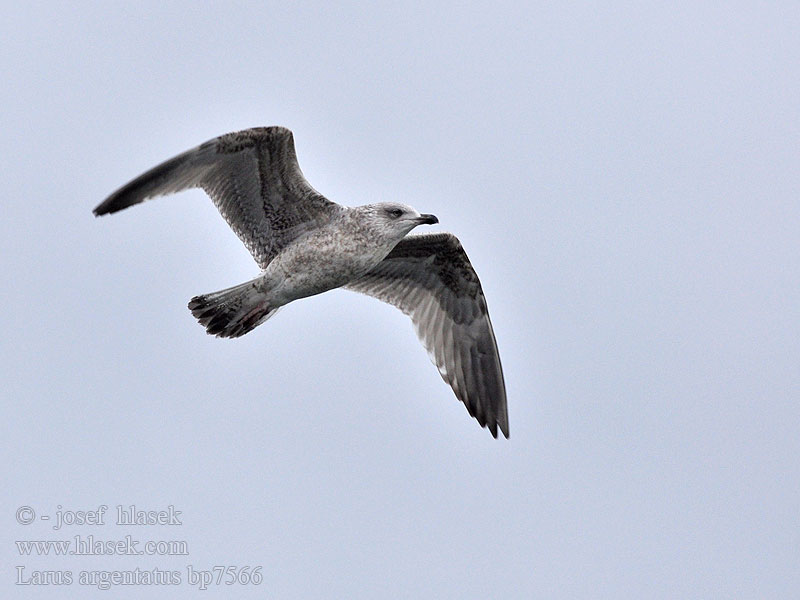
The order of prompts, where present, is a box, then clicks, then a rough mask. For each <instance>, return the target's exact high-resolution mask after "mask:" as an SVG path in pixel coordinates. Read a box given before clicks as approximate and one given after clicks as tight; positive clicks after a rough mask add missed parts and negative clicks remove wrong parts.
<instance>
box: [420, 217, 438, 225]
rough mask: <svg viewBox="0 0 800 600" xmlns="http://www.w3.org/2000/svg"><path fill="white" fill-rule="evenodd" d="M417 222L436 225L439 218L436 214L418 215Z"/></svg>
mask: <svg viewBox="0 0 800 600" xmlns="http://www.w3.org/2000/svg"><path fill="white" fill-rule="evenodd" d="M419 222H420V223H422V224H425V225H436V223H438V222H439V219H438V218H437V217H436V215H420V216H419Z"/></svg>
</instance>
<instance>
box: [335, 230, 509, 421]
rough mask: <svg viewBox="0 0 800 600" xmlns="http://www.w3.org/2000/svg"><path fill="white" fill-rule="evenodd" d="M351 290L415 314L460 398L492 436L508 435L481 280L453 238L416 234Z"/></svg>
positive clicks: (423, 336) (435, 358)
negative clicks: (499, 431) (498, 430)
mask: <svg viewBox="0 0 800 600" xmlns="http://www.w3.org/2000/svg"><path fill="white" fill-rule="evenodd" d="M345 287H347V288H348V289H350V290H353V291H356V292H361V293H363V294H368V295H370V296H373V297H375V298H378V299H379V300H383V301H384V302H388V303H389V304H392V305H394V306H396V307H397V308H399V309H400V310H402V311H403V312H404V313H405V314H407V315H409V316H410V317H411V320H412V321H413V323H414V326H415V328H416V331H417V335H418V336H419V338H420V340H421V341H422V343H423V345H424V346H425V348H426V349H427V350H428V354H430V356H431V359H432V360H433V362H434V363H435V364H436V366H437V367H438V368H439V373H440V374H441V375H442V378H443V379H444V380H445V381H446V382H447V383H448V384H450V386H451V387H452V388H453V391H454V392H455V394H456V396H457V397H458V399H459V400H461V401H462V402H463V403H464V405H465V406H466V407H467V410H468V411H469V414H470V415H472V416H473V417H475V418H476V419H477V420H478V422H479V423H480V424H481V426H482V427H488V428H489V430H490V431H491V432H492V435H493V436H494V437H497V428H498V427H500V430H501V431H502V432H503V434H504V435H505V436H506V437H508V409H507V406H506V388H505V382H504V380H503V369H502V367H501V366H500V355H499V354H498V352H497V342H496V341H495V337H494V331H493V330H492V323H491V321H490V320H489V312H488V310H487V308H486V298H484V296H483V290H482V289H481V283H480V281H479V280H478V275H477V274H476V273H475V270H474V269H473V268H472V265H471V264H470V262H469V259H468V258H467V255H466V253H465V252H464V249H463V248H462V247H461V243H460V242H459V241H458V238H456V237H455V236H454V235H452V234H450V233H434V234H426V235H412V236H408V237H405V238H403V239H402V240H401V241H400V243H399V244H397V246H395V248H394V249H393V250H392V251H391V252H390V253H389V255H388V256H387V257H386V258H385V259H383V261H381V262H380V263H379V264H378V265H377V266H376V267H375V268H373V269H372V270H371V271H370V272H369V273H367V274H366V275H364V276H363V277H361V278H360V279H358V280H356V281H355V282H353V283H350V284H348V285H347V286H345Z"/></svg>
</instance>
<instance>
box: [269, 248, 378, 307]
mask: <svg viewBox="0 0 800 600" xmlns="http://www.w3.org/2000/svg"><path fill="white" fill-rule="evenodd" d="M364 250H365V249H364V248H363V247H362V248H359V249H358V251H350V249H349V248H342V247H341V246H340V245H336V246H332V245H327V244H320V245H316V246H313V245H312V246H311V247H309V245H308V244H305V245H304V246H303V248H302V252H291V251H289V252H284V253H283V254H281V255H279V256H277V257H276V258H275V260H274V261H273V262H272V263H270V265H269V267H268V268H267V273H270V274H271V275H272V278H274V279H275V280H278V281H279V283H278V285H277V287H276V289H275V292H276V293H277V294H278V295H280V296H281V299H282V300H285V302H291V301H292V300H296V299H298V298H305V297H307V296H314V295H316V294H321V293H322V292H327V291H328V290H332V289H335V288H338V287H342V286H343V285H345V284H347V283H350V282H351V281H353V280H355V279H358V278H359V277H361V276H362V275H364V274H366V273H367V272H368V271H369V270H370V269H372V268H373V267H374V266H375V265H376V264H378V263H379V262H380V261H381V260H383V258H384V257H385V256H386V253H387V252H383V251H379V252H373V251H367V252H364Z"/></svg>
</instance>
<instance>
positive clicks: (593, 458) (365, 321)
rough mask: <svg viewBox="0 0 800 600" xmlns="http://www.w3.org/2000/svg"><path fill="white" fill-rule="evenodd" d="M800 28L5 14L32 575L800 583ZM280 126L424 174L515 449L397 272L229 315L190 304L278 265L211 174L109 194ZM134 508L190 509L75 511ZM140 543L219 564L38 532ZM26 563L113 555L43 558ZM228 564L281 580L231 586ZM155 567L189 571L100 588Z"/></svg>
mask: <svg viewBox="0 0 800 600" xmlns="http://www.w3.org/2000/svg"><path fill="white" fill-rule="evenodd" d="M799 30H800V8H798V6H797V4H796V3H794V2H770V3H761V4H757V5H756V4H754V3H724V4H719V3H705V2H699V3H698V2H690V3H689V2H684V3H678V4H675V3H667V4H647V5H645V4H642V3H631V4H627V3H615V4H614V5H613V6H611V7H608V6H607V7H604V8H603V7H598V5H597V4H596V3H557V4H556V5H553V3H537V2H519V3H500V4H498V3H471V4H470V5H469V6H468V7H467V6H464V5H457V4H446V3H424V4H423V3H420V4H410V3H398V2H392V3H371V4H369V5H366V4H360V3H343V4H338V5H336V6H333V5H332V4H330V3H318V4H313V3H307V4H304V5H302V6H300V7H297V6H295V5H293V4H292V3H286V2H282V3H274V2H259V3H244V2H238V3H216V4H211V3H208V4H203V5H198V4H197V3H193V2H192V3H188V2H187V3H179V2H159V3H150V2H144V3H137V4H136V5H135V6H134V5H131V4H129V3H118V2H110V3H87V2H83V3H80V2H79V3H72V4H70V6H69V7H68V8H67V7H66V5H65V7H58V6H57V5H52V4H39V5H30V4H28V5H25V7H18V6H15V7H14V8H13V10H12V9H9V10H6V11H4V18H3V19H2V22H0V40H1V41H0V45H2V52H0V75H1V76H2V81H3V86H2V89H1V90H0V100H1V101H2V106H3V109H2V111H0V124H1V126H2V132H3V135H2V142H0V153H2V154H1V155H2V159H3V160H2V162H3V165H4V166H5V168H4V172H3V190H4V196H5V202H4V209H5V213H4V218H3V219H2V220H0V234H1V235H0V244H2V247H0V265H2V277H3V280H4V281H5V282H6V283H5V285H4V287H3V292H2V298H3V305H4V308H3V310H2V313H1V315H0V327H2V331H3V342H2V348H3V360H2V367H0V369H2V380H3V383H4V385H3V388H4V390H3V391H2V392H0V393H2V407H3V418H2V420H0V422H1V423H2V425H0V440H2V446H1V447H2V450H3V452H4V456H5V457H6V461H4V462H5V467H4V469H3V482H4V485H3V486H2V491H0V499H1V500H2V504H1V505H0V506H2V511H1V513H2V518H0V523H2V531H3V536H2V539H1V540H0V556H2V564H3V569H2V573H0V595H2V596H3V597H9V598H15V597H25V598H61V597H65V596H66V595H72V594H74V593H75V592H76V591H78V588H82V589H81V590H80V591H82V592H88V597H98V598H100V597H104V598H108V597H112V596H113V597H115V598H196V597H200V595H202V597H205V598H217V597H229V595H230V594H231V593H235V594H236V595H237V597H242V598H256V597H259V598H261V597H270V598H309V597H348V598H375V597H381V596H391V597H408V598H485V597H509V598H548V599H552V598H571V599H572V598H620V597H621V598H626V597H636V598H665V599H666V598H670V599H671V598H759V599H760V598H786V597H789V596H790V595H791V594H793V593H795V592H796V590H797V589H800V566H798V556H800V467H799V466H798V464H800V463H799V461H798V458H799V457H800V435H798V432H800V403H799V402H798V400H799V399H800V285H798V280H799V279H800V251H799V250H798V234H797V232H798V231H800V202H798V198H800V169H798V163H799V161H800V112H798V111H799V109H798V107H800V68H798V65H800V44H798V41H797V32H798V31H799ZM256 125H285V126H287V127H289V128H291V129H292V130H293V131H294V134H295V142H296V147H297V153H298V156H299V160H300V165H301V167H302V168H303V171H304V173H305V174H306V176H307V178H308V179H309V181H310V182H311V183H312V185H314V187H316V188H317V189H318V190H319V191H320V192H322V193H323V194H325V195H326V196H328V197H329V198H330V199H332V200H334V201H337V202H340V203H343V204H348V205H356V204H363V203H367V202H372V201H378V200H399V201H402V202H407V203H409V204H411V205H413V206H415V207H416V208H417V209H418V210H420V211H422V212H430V213H434V214H436V215H437V216H438V217H439V219H440V221H441V223H440V225H439V226H436V227H435V228H433V229H432V230H447V231H452V232H453V233H455V234H456V235H458V236H459V238H460V239H461V241H462V243H463V244H464V247H465V248H466V250H467V253H468V254H469V256H470V258H471V260H472V262H473V264H474V266H475V268H476V270H477V271H478V273H479V275H480V277H481V280H482V282H483V287H484V291H485V292H486V296H487V298H488V303H489V308H490V311H491V315H492V320H493V323H494V326H495V331H496V334H497V340H498V344H499V347H500V352H501V357H502V360H503V366H504V368H505V374H506V382H507V386H508V399H509V414H510V425H511V439H510V440H494V439H492V437H491V436H490V435H489V434H488V433H487V432H486V430H483V429H481V428H480V427H479V426H478V425H477V424H476V423H475V422H474V421H473V420H472V419H470V418H469V416H468V415H467V413H466V411H465V410H464V408H463V406H461V405H460V404H459V403H457V402H456V400H455V398H454V396H453V394H452V392H451V391H450V389H449V388H448V387H447V386H446V385H445V384H444V383H443V382H442V381H441V379H440V378H439V375H438V373H437V372H436V369H435V367H433V365H431V364H430V362H429V360H428V358H427V356H426V353H425V351H424V350H423V349H422V347H421V345H420V344H419V342H418V341H417V339H416V337H415V336H414V333H413V330H412V327H411V325H410V323H409V322H408V321H407V319H406V318H405V317H404V316H403V315H402V314H400V313H399V312H398V311H396V310H394V309H392V308H391V307H388V306H386V305H383V304H381V303H379V302H377V301H375V300H372V299H370V298H366V297H362V296H359V295H356V294H351V293H348V292H344V291H336V292H332V293H328V294H324V295H322V296H318V297H315V298H310V299H307V300H304V301H302V302H298V303H296V304H293V305H291V306H289V307H287V308H286V309H285V310H283V311H282V312H281V313H280V314H279V315H278V316H276V317H275V318H274V319H272V320H270V321H269V322H268V323H266V324H264V325H263V326H261V327H259V328H258V329H256V330H255V331H254V332H253V333H251V334H249V335H247V336H245V337H243V338H241V339H237V340H220V339H216V338H213V337H210V336H207V335H206V334H205V332H204V331H203V329H202V328H201V327H200V326H199V325H198V324H197V323H196V322H195V320H194V319H193V318H192V316H191V314H190V313H189V311H188V310H187V308H186V303H187V301H188V300H189V299H190V298H191V297H192V296H194V295H196V294H199V293H205V292H210V291H214V290H218V289H221V288H224V287H226V286H229V285H233V284H236V283H239V282H241V281H244V280H246V279H248V278H251V277H253V276H254V275H255V274H256V273H257V267H256V265H255V264H254V263H253V261H252V260H251V258H250V256H249V255H248V253H247V251H246V250H245V249H244V247H243V246H242V245H241V244H240V242H239V241H238V240H237V238H236V237H235V235H234V234H233V233H232V232H231V231H230V230H229V229H228V227H227V226H226V225H225V223H224V221H223V220H222V219H221V218H220V217H219V215H218V214H217V212H216V210H215V209H214V207H213V206H212V205H211V202H210V201H208V200H207V199H206V198H205V197H204V195H203V194H202V192H199V191H193V192H187V193H184V194H181V195H180V196H175V197H169V198H162V199H159V200H157V201H152V202H148V203H146V204H144V205H142V206H137V207H135V208H132V209H130V210H127V211H125V212H123V213H120V214H117V215H113V216H111V217H106V218H103V219H95V218H94V217H93V216H92V214H91V209H92V208H93V207H94V206H95V205H96V204H97V203H99V202H100V201H101V200H103V198H105V196H106V195H108V194H109V193H110V192H112V191H113V190H114V189H116V188H117V187H119V186H120V185H122V184H124V183H125V182H127V181H128V180H129V179H131V178H132V177H134V176H136V175H138V174H139V173H141V172H142V171H144V170H146V169H148V168H150V167H152V166H154V165H155V164H157V163H158V162H160V161H162V160H164V159H166V158H169V157H171V156H173V155H174V154H177V153H178V152H181V151H183V150H186V149H188V148H190V147H192V146H194V145H196V144H198V143H200V142H202V141H205V140H206V139H208V138H211V137H214V136H216V135H219V134H221V133H225V132H228V131H233V130H237V129H242V128H245V127H251V126H256ZM118 504H121V505H129V504H135V505H136V506H137V507H141V508H143V509H146V510H154V509H162V508H166V507H167V506H169V505H173V506H174V507H175V508H176V509H177V510H180V511H182V522H183V524H182V525H180V526H172V527H171V528H169V527H167V526H145V527H139V528H132V527H131V528H128V527H123V526H117V525H114V524H112V523H105V524H104V525H102V526H90V525H73V526H65V527H64V528H62V529H61V530H59V531H54V530H52V525H51V524H50V523H48V522H45V521H42V520H41V519H39V518H38V516H41V515H46V516H47V515H51V516H52V517H53V518H55V517H56V511H57V507H58V506H59V505H60V506H61V507H62V509H64V510H94V509H97V507H98V506H100V505H108V506H109V507H110V508H109V511H113V510H114V507H115V506H116V505H118ZM23 506H30V507H31V508H32V509H34V510H35V512H36V514H37V515H38V516H37V519H36V520H35V521H34V522H33V523H31V524H29V525H23V524H20V523H19V522H18V520H17V519H18V518H17V517H16V516H15V514H16V511H17V510H18V509H19V508H20V507H23ZM127 534H130V535H132V536H133V537H134V538H138V539H140V540H142V541H143V542H144V541H147V540H162V539H168V540H179V541H180V540H184V541H186V542H187V544H188V548H189V555H188V556H173V557H166V556H74V555H71V556H52V555H51V556H47V557H31V556H20V554H19V550H18V546H17V544H15V542H16V541H25V540H62V539H64V540H69V539H74V536H75V535H80V536H83V537H86V536H88V535H94V536H95V538H96V539H104V540H115V539H124V536H125V535H127ZM17 565H21V566H24V567H25V571H24V572H25V573H26V574H27V575H24V576H25V577H27V576H28V575H30V573H31V572H32V571H34V570H43V569H48V570H61V571H66V570H69V571H72V573H73V574H74V578H75V581H74V582H73V584H71V585H70V586H67V589H66V590H64V589H63V588H61V589H59V588H57V587H55V586H33V585H30V586H25V587H22V586H17V585H15V581H16V580H17V577H18V575H17V573H16V571H15V568H14V567H16V566H17ZM190 565H191V566H192V568H193V569H196V570H202V569H211V568H213V566H215V565H224V566H228V565H231V566H238V567H244V566H250V567H254V566H258V565H260V566H262V571H261V572H262V574H263V576H264V580H263V582H262V583H261V584H260V585H258V586H255V585H252V584H251V585H236V586H233V589H232V588H231V586H226V585H224V584H221V585H211V586H210V587H209V589H208V590H206V591H203V592H200V591H197V590H196V587H197V586H194V587H193V586H191V585H190V584H189V582H188V581H187V569H188V567H189V566H190ZM137 567H138V568H140V569H147V570H152V569H153V568H159V569H162V570H175V571H178V572H180V574H181V576H182V581H181V583H180V584H179V585H175V586H168V585H161V586H135V587H131V586H114V587H113V591H100V590H97V588H96V586H95V587H92V586H83V585H80V584H79V582H78V575H79V573H80V572H81V571H101V570H105V571H113V570H117V571H124V570H132V569H134V568H137ZM83 588H86V589H83Z"/></svg>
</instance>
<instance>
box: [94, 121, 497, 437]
mask: <svg viewBox="0 0 800 600" xmlns="http://www.w3.org/2000/svg"><path fill="white" fill-rule="evenodd" d="M190 188H201V189H203V190H204V191H205V193H206V194H208V196H210V197H211V199H212V201H213V202H214V204H215V205H216V207H217V209H218V210H219V212H220V213H221V214H222V217H223V218H224V219H225V221H227V223H228V225H229V226H230V227H231V228H232V229H233V231H234V232H235V233H236V235H237V236H238V237H239V239H240V240H242V242H243V243H244V245H245V246H246V247H247V249H248V250H249V251H250V254H252V256H253V258H254V259H255V261H256V263H257V264H258V266H259V267H260V269H261V273H260V275H259V276H258V277H256V278H255V279H252V280H251V281H248V282H245V283H242V284H240V285H236V286H234V287H231V288H228V289H224V290H221V291H218V292H212V293H210V294H203V295H200V296H196V297H194V298H192V299H191V301H190V302H189V310H191V312H192V314H193V315H194V316H195V318H196V319H197V320H198V321H199V322H200V323H201V324H202V325H203V326H204V327H205V328H206V331H207V332H208V333H209V334H213V335H216V336H219V337H230V338H233V337H239V336H241V335H244V334H246V333H248V332H250V331H252V330H253V329H254V328H255V327H257V326H258V325H260V324H261V323H263V322H264V321H266V320H267V319H269V318H270V317H272V316H273V315H274V314H275V313H276V312H277V311H278V309H280V308H281V307H282V306H284V305H286V304H288V303H289V302H292V301H293V300H297V299H299V298H305V297H308V296H313V295H315V294H320V293H322V292H325V291H328V290H331V289H335V288H340V287H343V288H345V289H349V290H353V291H356V292H361V293H363V294H367V295H369V296H372V297H374V298H377V299H379V300H382V301H383V302H387V303H389V304H391V305H393V306H395V307H397V308H399V309H400V310H401V311H402V312H403V313H405V314H406V315H408V316H409V317H411V321H412V323H413V324H414V327H415V329H416V333H417V336H418V337H419V339H420V341H421V342H422V344H423V346H424V347H425V349H426V350H427V351H428V354H429V355H430V357H431V360H432V361H433V363H434V364H435V365H436V367H437V368H438V369H439V373H440V374H441V376H442V378H443V379H444V380H445V381H446V382H447V383H448V384H449V385H450V387H451V388H452V389H453V391H454V392H455V395H456V397H457V398H458V399H459V400H461V402H463V403H464V406H466V408H467V411H469V414H470V415H471V416H472V417H474V418H475V419H476V420H477V421H478V423H480V425H481V426H482V427H487V428H488V429H489V431H490V432H491V434H492V436H494V437H495V438H496V437H497V430H498V428H499V429H500V431H502V433H503V435H505V437H508V409H507V406H506V390H505V382H504V379H503V369H502V367H501V365H500V356H499V354H498V351H497V342H496V340H495V335H494V330H493V329H492V323H491V321H490V319H489V312H488V310H487V307H486V298H485V297H484V295H483V290H482V288H481V284H480V281H479V279H478V276H477V274H476V273H475V270H474V269H473V268H472V265H471V263H470V262H469V259H468V258H467V255H466V253H465V252H464V249H463V248H462V247H461V243H460V242H459V241H458V238H456V237H455V236H454V235H453V234H451V233H429V234H417V235H408V234H409V232H410V231H411V230H412V229H414V228H415V227H417V226H418V225H423V224H426V225H433V224H436V223H438V222H439V219H437V218H436V217H435V216H434V215H430V214H420V213H419V212H417V211H416V210H415V209H414V208H412V207H410V206H408V205H406V204H401V203H397V202H381V203H376V204H367V205H364V206H357V207H346V206H342V205H339V204H336V203H334V202H331V201H330V200H328V199H327V198H325V197H324V196H322V195H321V194H320V193H318V192H317V191H316V190H315V189H314V188H312V187H311V185H310V184H309V183H308V181H306V179H305V177H304V176H303V173H302V172H301V171H300V166H299V165H298V163H297V155H296V153H295V149H294V138H293V136H292V132H291V131H290V130H288V129H286V128H284V127H256V128H253V129H246V130H243V131H238V132H235V133H229V134H225V135H222V136H219V137H216V138H214V139H212V140H209V141H207V142H205V143H204V144H201V145H199V146H197V147H196V148H193V149H191V150H188V151H187V152H184V153H183V154H180V155H178V156H176V157H175V158H172V159H170V160H168V161H166V162H164V163H162V164H160V165H158V166H156V167H154V168H153V169H151V170H149V171H147V172H146V173H144V174H142V175H140V176H139V177H137V178H136V179H134V180H133V181H131V182H130V183H128V184H126V185H125V186H123V187H121V188H120V189H118V190H117V191H116V192H114V193H113V194H111V195H110V196H109V197H108V198H106V200H105V201H103V202H102V203H101V204H99V205H98V206H97V207H96V208H95V209H94V214H95V216H100V215H105V214H110V213H115V212H117V211H120V210H122V209H124V208H128V207H129V206H133V205H134V204H139V203H141V202H143V201H144V200H147V199H148V198H154V197H157V196H163V195H166V194H172V193H176V192H180V191H182V190H186V189H190Z"/></svg>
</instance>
